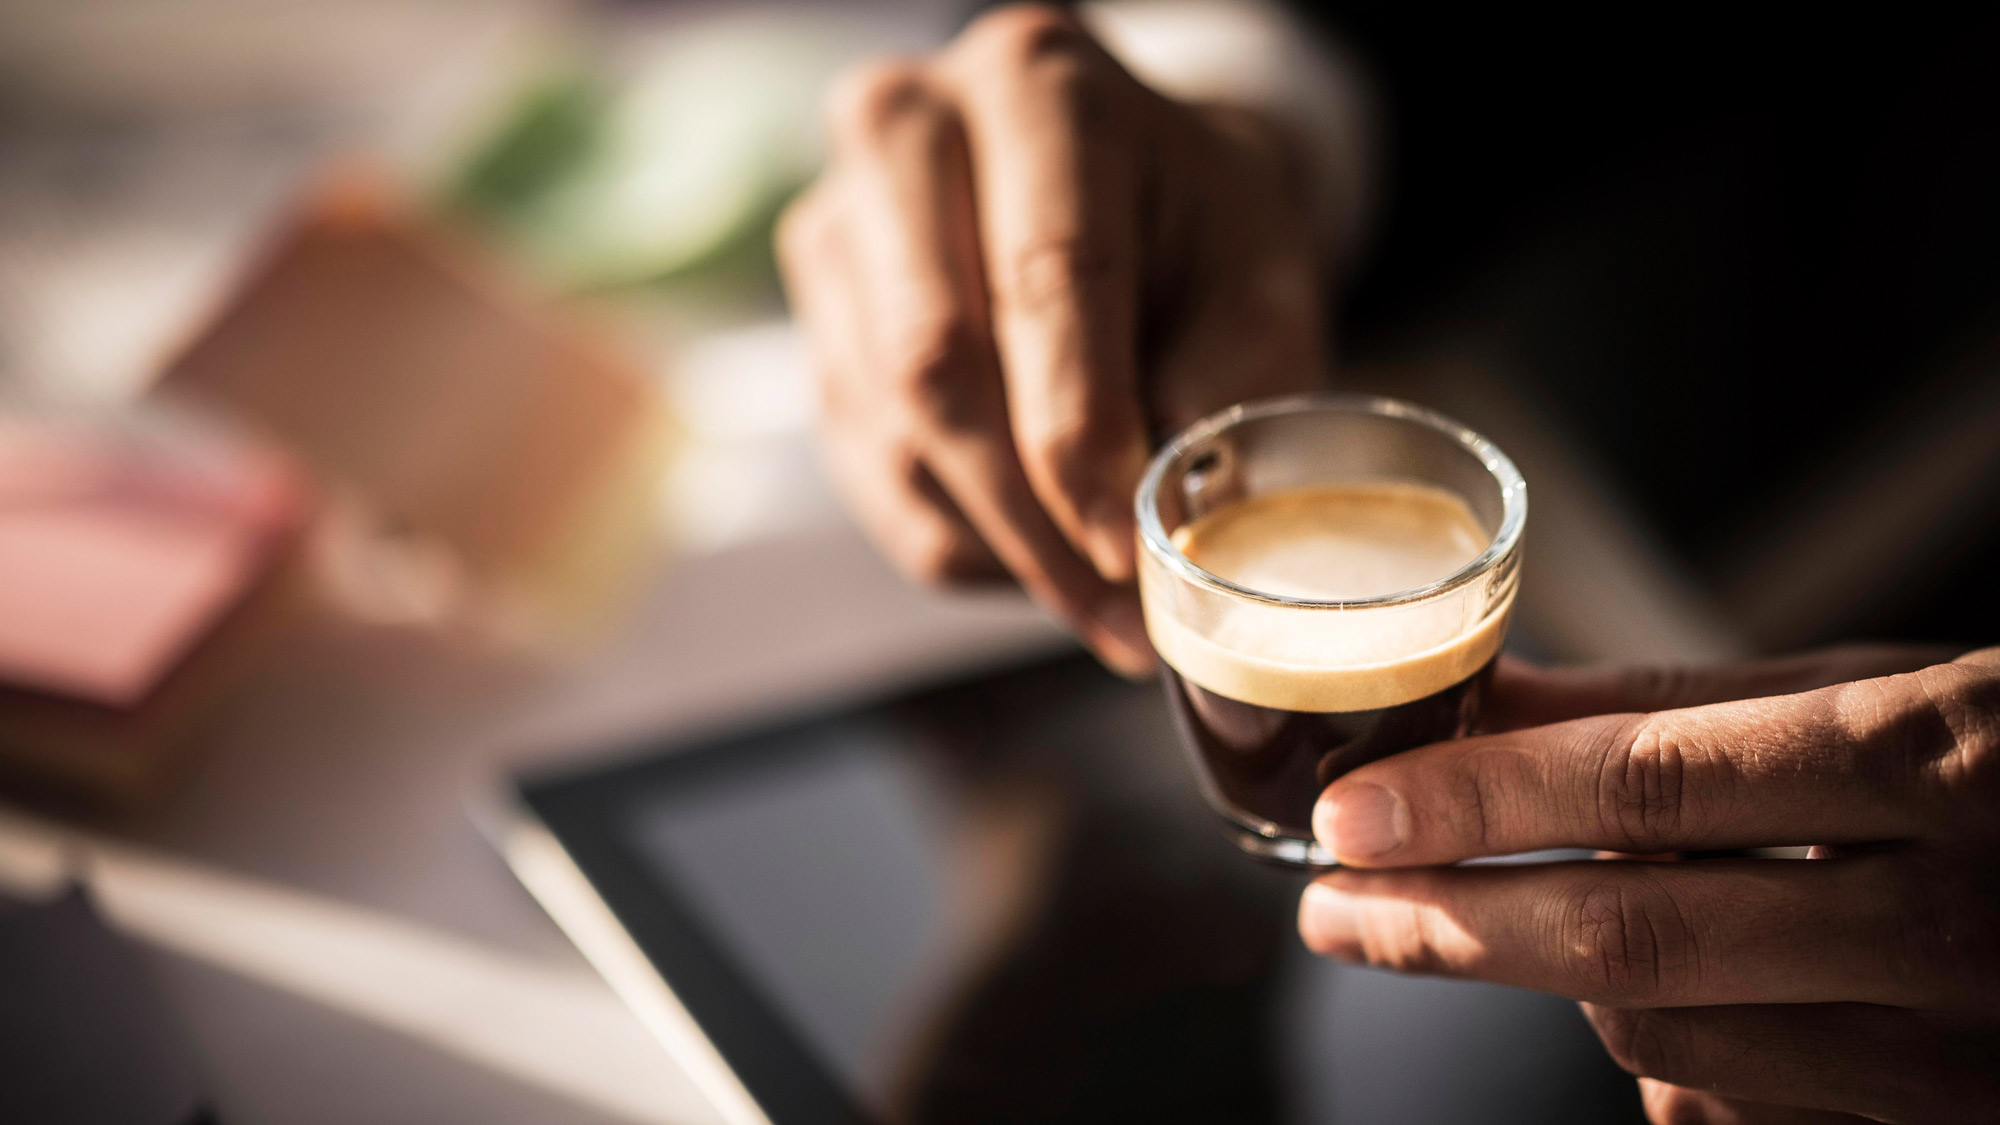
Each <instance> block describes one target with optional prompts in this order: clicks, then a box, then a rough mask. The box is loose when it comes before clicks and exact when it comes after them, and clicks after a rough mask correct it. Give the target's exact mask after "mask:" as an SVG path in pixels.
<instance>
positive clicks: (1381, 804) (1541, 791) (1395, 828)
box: [1313, 666, 1958, 866]
mask: <svg viewBox="0 0 2000 1125" xmlns="http://www.w3.org/2000/svg"><path fill="white" fill-rule="evenodd" d="M1950 667H1952V666H1945V668H1939V669H1928V670H1926V671H1925V672H1920V673H1913V674H1909V675H1900V676H1889V677H1884V678H1882V679H1875V680H1863V681H1859V682H1856V683H1849V684H1840V685H1836V686H1833V687H1827V688H1821V689H1819V690H1817V691H1810V692H1802V693H1799V694H1796V695H1786V696H1777V697H1772V698H1766V699H1749V700H1741V701H1737V702H1732V703H1718V704H1712V705H1709V706H1705V707H1690V708H1683V709H1681V710H1675V711H1660V712H1655V713H1652V714H1624V715H1602V716H1597V717H1595V718H1589V719H1579V720H1574V721H1570V722H1564V723H1555V724H1552V725H1550V726H1544V727H1534V728H1530V729H1527V730H1521V731H1514V732H1510V733H1506V734H1496V735H1487V736H1483V737H1479V738H1468V739H1463V740H1460V741H1457V742H1445V743H1437V744H1435V745H1431V746H1425V747H1420V748H1418V749H1416V750H1412V751H1410V752H1408V753H1405V754H1398V755H1393V756H1391V757H1388V758H1384V759H1382V760H1381V761H1377V762H1373V763H1370V764H1369V765H1366V766H1363V767H1361V768H1360V769H1357V770H1355V771H1353V772H1352V773H1349V774H1347V775H1346V776H1345V777H1342V778H1341V779H1340V780H1338V781H1336V782H1334V783H1333V784H1332V785H1331V786H1329V787H1328V788H1327V790H1326V792H1325V794H1323V795H1322V796H1321V798H1320V802H1319V805H1318V807H1317V808H1316V809H1315V810H1314V816H1313V826H1314V829H1315V833H1316V834H1317V835H1318V837H1319V838H1320V841H1321V842H1322V843H1324V844H1325V845H1326V846H1327V847H1328V848H1330V849H1332V851H1333V852H1334V854H1335V856H1337V857H1338V858H1339V859H1340V861H1341V862H1342V863H1346V864H1352V865H1357V866H1407V865H1413V864H1436V863H1455V862H1457V861H1459V860H1463V859H1469V858H1473V857H1476V856H1493V855H1511V854H1515V853H1518V852H1526V851H1535V850H1538V849H1543V848H1559V847H1583V848H1599V849H1608V850H1612V851H1620V852H1630V853H1638V854H1648V853H1657V852H1669V851H1681V850H1690V849H1710V848H1746V847H1777V846H1794V845H1804V844H1836V843H1860V842H1875V841H1886V840H1898V839H1908V838H1911V837H1915V836H1919V835H1922V834H1924V833H1925V832H1926V831H1927V830H1929V829H1930V828H1932V827H1935V826H1936V824H1937V823H1938V822H1939V819H1940V817H1941V815H1942V811H1941V810H1942V807H1943V805H1944V802H1943V800H1942V796H1943V794H1942V789H1943V787H1944V784H1945V782H1946V780H1947V779H1946V776H1945V774H1946V772H1947V770H1946V767H1947V765H1948V763H1949V762H1950V760H1951V758H1952V755H1953V752H1954V751H1955V750H1956V749H1957V748H1958V739H1957V734H1956V731H1955V729H1954V723H1953V721H1952V720H1951V719H1950V717H1949V716H1948V715H1947V714H1946V711H1945V709H1944V708H1943V707H1941V706H1940V704H1939V702H1938V700H1937V698H1936V697H1935V695H1934V691H1935V690H1936V689H1937V688H1938V686H1939V685H1936V684H1927V683H1926V682H1925V678H1926V677H1932V678H1934V679H1935V678H1936V676H1935V675H1934V674H1937V673H1946V670H1947V669H1949V668H1950Z"/></svg>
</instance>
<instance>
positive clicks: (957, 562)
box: [898, 521, 969, 589]
mask: <svg viewBox="0 0 2000 1125" xmlns="http://www.w3.org/2000/svg"><path fill="white" fill-rule="evenodd" d="M911 522H912V524H913V525H914V524H917V523H918V522H919V521H911ZM927 522H928V526H921V527H919V526H912V527H911V528H910V529H909V532H908V538H907V539H906V540H905V542H904V543H903V546H902V550H901V552H900V555H899V559H898V561H899V562H901V564H902V568H903V572H904V573H905V574H907V575H909V577H910V578H911V579H913V580H914V581H916V582H919V583H921V584H923V585H925V586H928V587H932V588H934V589H937V588H945V587H950V586H954V585H956V584H958V583H959V582H960V581H962V580H963V579H964V578H965V577H966V569H967V560H968V557H969V552H968V550H967V549H966V544H964V543H962V542H960V536H959V535H958V533H957V531H956V530H955V529H953V528H949V527H945V526H943V525H942V524H941V523H939V522H936V521H927Z"/></svg>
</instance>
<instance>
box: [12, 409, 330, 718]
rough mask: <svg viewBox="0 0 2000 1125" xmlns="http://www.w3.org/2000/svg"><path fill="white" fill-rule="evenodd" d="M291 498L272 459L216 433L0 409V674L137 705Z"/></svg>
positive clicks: (259, 553) (273, 539)
mask: <svg viewBox="0 0 2000 1125" xmlns="http://www.w3.org/2000/svg"><path fill="white" fill-rule="evenodd" d="M301 510H302V503H301V490H300V485H299V478H298V476H297V474H296V473H295V472H294V471H293V470H292V469H291V468H290V466H289V465H288V464H287V462H286V461H285V460H284V459H283V458H281V457H279V456H277V455H275V454H272V453H269V452H266V451H262V450H258V449H255V448H252V447H250V446H247V445H244V444H242V443H240V442H237V441H234V440H231V439H226V438H224V437H223V436H222V435H220V434H216V433H213V432H211V431H207V430H203V429H198V428H192V427H187V426H178V427H168V428H166V429H165V430H163V431H158V432H154V431H149V430H141V429H134V428H128V427H113V426H108V425H87V424H82V423H76V422H70V421H62V420H44V419H33V418H6V417H0V682H4V683H6V684H9V685H11V686H14V687H19V688H27V689H30V690H34V691H41V692H46V693H50V694H56V695H63V696H68V697H71V698H75V699H80V700H85V701H88V702H91V703H97V704H101V705H105V706H110V707H118V708H125V707H131V706H134V705H136V704H137V703H139V702H140V701H141V700H142V699H144V698H145V697H146V695H147V694H148V693H149V692H150V691H152V689H153V688H154V687H155V686H156V685H158V684H159V683H160V682H161V681H162V680H163V679H164V678H165V677H166V676H167V674H168V673H169V672H170V671H171V670H172V669H173V668H174V666H175V665H176V664H177V663H178V662H179V661H180V660H181V659H182V658H184V657H185V656H186V655H187V654H188V653H189V652H190V651H191V650H192V649H193V648H194V647H195V645H196V644H197V643H198V642H199V641H200V640H201V639H202V637H203V636H205V635H206V634H207V633H208V632H209V630H211V629H212V628H214V626H215V625H216V624H217V623H218V622H219V621H220V620H221V618H222V617H223V616H224V615H225V614H226V613H227V612H228V611H229V610H230V609H231V608H232V607H233V606H234V605H236V603H237V602H238V601H239V600H241V599H242V598H243V596H244V595H245V594H246V593H247V592H248V591H249V590H250V588H251V587H252V586H253V585H255V584H256V582H257V581H258V580H259V579H260V578H261V577H262V576H263V574H264V573H265V571H266V570H267V569H268V567H269V566H270V565H271V563H272V562H273V559H274V555H275V549H276V548H277V546H278V545H279V544H280V543H281V542H282V541H283V539H284V538H285V537H286V535H287V534H288V533H289V532H290V531H291V530H293V529H294V528H295V527H296V526H297V522H298V520H299V517H300V512H301Z"/></svg>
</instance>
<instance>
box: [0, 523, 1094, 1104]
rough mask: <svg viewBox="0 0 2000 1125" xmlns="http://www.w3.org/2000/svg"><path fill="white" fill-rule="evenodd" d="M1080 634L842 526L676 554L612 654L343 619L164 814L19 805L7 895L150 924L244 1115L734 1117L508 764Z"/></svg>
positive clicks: (598, 750)
mask: <svg viewBox="0 0 2000 1125" xmlns="http://www.w3.org/2000/svg"><path fill="white" fill-rule="evenodd" d="M1061 643H1063V641H1062V638H1061V634H1060V633H1059V632H1058V631H1057V630H1056V629H1055V628H1054V627H1053V626H1052V625H1051V624H1050V623H1049V622H1048V621H1047V620H1046V619H1044V618H1043V617H1042V616H1041V615H1039V614H1038V613H1036V612H1035V611H1034V610H1032V609H1031V608H1030V607H1029V606H1027V605H1026V603H1025V602H1024V601H1022V600H1021V599H1019V598H1018V597H1014V596H1010V595H1005V594H993V595H981V596H977V597H945V596H940V595H934V594H929V593H926V592H923V591H920V590H917V589H914V588H912V587H910V586H909V585H907V584H906V583H904V582H903V581H902V580H901V579H899V578H898V577H897V576H895V575H894V574H893V573H891V572H890V571H889V570H888V568H887V567H886V566H885V565H884V564H883V563H882V562H881V561H880V560H879V559H878V558H877V556H876V555H875V554H874V553H873V551H872V550H871V549H870V548H869V547H868V546H867V545H866V544H865V543H864V542H863V541H862V540H861V538H860V537H859V535H858V534H857V533H856V532H854V531H853V530H852V529H851V528H850V527H848V526H847V525H845V524H839V523H831V524H825V525H822V526H819V527H816V528H813V529H809V530H801V531H799V532H796V533H794V534H790V535H785V536H779V537H773V538H766V539H761V540H756V541H752V542H749V543H743V544H739V545H737V546H735V547H732V548H730V549H727V550H724V551H720V552H716V553H712V554H706V555H700V556H694V557H679V558H671V559H665V560H662V561H661V562H660V564H659V565H658V567H657V568H656V570H655V572H654V573H652V574H651V575H650V576H649V578H648V579H647V580H646V581H645V582H643V583H642V590H641V592H640V594H639V595H638V597H637V598H636V599H635V601H634V602H633V604H632V605H631V607H630V609H629V611H628V612H627V613H625V614H622V615H621V620H620V622H619V624H618V625H617V627H616V630H615V633H614V635H612V636H610V637H609V638H606V639H605V640H604V641H603V642H602V643H600V644H599V645H598V646H596V648H595V650H594V651H592V652H591V653H589V654H588V655H587V656H582V657H578V658H574V659H571V660H567V661H558V662H548V663H543V664H541V665H538V666H526V667H524V666H523V665H522V664H521V663H520V662H519V661H505V660H500V659H496V658H493V657H490V656H480V655H477V654H475V653H473V652H470V651H467V650H465V649H463V648H455V647H454V646H452V645H451V644H449V643H446V642H443V641H438V640H423V639H420V638H418V637H414V636H412V635H410V634H407V633H402V634H398V633H393V632H385V631H382V630H369V629H361V628H356V627H351V626H349V627H339V626H334V625H322V626H319V627H316V628H314V629H312V630H311V631H310V632H309V633H307V634H306V635H304V636H301V637H299V638H296V639H295V640H294V641H293V642H292V643H290V644H288V645H287V646H286V647H285V650H284V652H283V653H282V655H281V656H280V657H279V658H277V659H274V660H273V661H272V662H271V663H270V665H269V666H268V667H266V668H265V669H263V670H262V671H261V672H260V673H259V676H258V678H257V679H256V681H255V682H253V683H252V684H251V685H249V689H248V690H246V691H245V692H244V693H243V694H242V696H241V698H240V700H239V701H238V702H237V703H236V704H235V705H234V706H233V707H232V708H231V709H230V710H229V711H228V712H227V713H226V714H225V715H224V716H222V718H221V719H220V721H219V722H218V723H217V724H216V725H215V726H214V727H213V728H212V729H211V730H210V731H209V732H208V733H207V734H206V735H205V736H204V740H203V741H204V746H203V747H202V750H201V752H200V756H199V758H198V760H197V762H196V764H195V766H194V768H193V770H192V773H191V776H189V777H188V778H187V779H186V782H185V784H184V785H183V786H181V787H180V788H179V789H178V790H177V791H176V792H175V793H174V794H173V796H172V797H171V798H170V799H169V800H167V801H165V802H163V803H162V804H161V805H159V806H157V807H156V808H154V809H151V810H149V811H148V812H146V813H144V814H142V815H138V816H134V817H129V818H126V819H125V820H122V821H120V822H117V823H115V824H106V825H94V826H88V827H84V826H75V825H60V824H57V823H55V822H53V821H49V820H47V819H44V818H40V817H37V816H34V815H31V814H26V813H21V812H17V811H13V810H8V809H0V886H11V887H13V888H14V889H17V890H20V889H27V890H35V889H38V888H40V889H47V888H49V887H52V886H53V885H54V884H55V882H56V881H57V879H58V877H59V876H58V871H59V870H76V869H78V868H81V869H82V870H83V872H84V877H85V878H86V879H87V880H88V881H89V883H90V884H91V886H92V889H93V892H94V894H95V895H96V897H97V899H98V901H99V902H100V904H101V906H102V907H103V909H104V910H105V912H106V913H107V915H109V916H110V917H111V919H112V921H113V922H114V924H116V925H117V926H118V927H119V928H120V929H122V930H124V931H125V932H127V933H129V934H133V935H135V936H136V937H138V938H139V939H140V940H141V943H142V945H143V947H144V948H145V949H146V951H147V956H148V958H149V960H150V961H151V963H152V964H153V965H154V966H155V968H156V971H157V976H158V977H159V979H160V980H161V982H162V984H163V986H164V988H165V990H166V992H167V994H168V996H169V998H170V999H171V1001H172V1003H173V1004H174V1006H175V1007H176V1008H177V1009H178V1011H179V1012H180V1014H181V1016H182V1017H183V1019H184V1020H185V1023H186V1025H187V1027H188V1030H189V1032H190V1038H191V1039H192V1041H193V1043H194V1044H195V1046H196V1049H197V1051H198V1052H199V1054H200V1056H201V1060H202V1062H203V1064H204V1066H205V1067H206V1068H207V1072H208V1074H209V1076H210V1080H211V1083H212V1086H213V1089H214V1091H215V1095H216V1100H217V1102H218V1104H219V1106H220V1108H221V1110H222V1115H223V1118H224V1120H227V1121H230V1122H233V1123H234V1122H263V1121H269V1122H286V1123H306V1125H309V1123H313V1122H320V1121H325V1122H343V1123H345V1122H354V1121H475V1120H476V1121H482V1122H512V1121H521V1122H530V1121H532V1122H579V1123H582V1122H591V1123H596V1122H613V1121H660V1122H703V1121H711V1120H714V1119H715V1115H714V1113H713V1112H712V1111H711V1110H710V1108H709V1107H708V1106H707V1104H706V1103H705V1102H704V1101H703V1100H702V1099H701V1097H700V1096H699V1095H698V1094H696V1093H695V1092H694V1090H693V1089H692V1088H691V1086H690V1085H689V1084H688V1083H687V1081H686V1079H685V1078H684V1077H683V1076H682V1075H681V1073H680V1072H679V1069H678V1068H677V1067H676V1066H675V1065H673V1063H672V1062H671V1060H670V1059H669V1058H668V1056H667V1055H666V1054H665V1052H664V1050H663V1049H662V1048H660V1047H659V1046H658V1045H657V1044H656V1043H655V1042H654V1041H653V1040H652V1039H651V1037H650V1036H649V1035H648V1034H647V1032H646V1031H645V1030H644V1029H643V1028H642V1027H641V1026H640V1024H639V1023H638V1021H637V1020H636V1019H635V1018H633V1017H632V1016H631V1015H630V1014H629V1013H628V1012H627V1011H626V1010H625V1008H624V1007H623V1006H622V1004H620V1002H619V1001H618V1000H617V999H616V997H615V996H613V994H612V993H611V991H610V989H609V988H608V987H607V986H606V985H605V984H604V983H603V982H602V981H601V979H599V978H598V977H597V976H596V975H595V974H594V973H593V972H592V970H591V969H590V967H589V966H588V965H587V964H586V963H585V962H584V961H583V959H582V957H581V956H580V955H579V954H578V953H577V952H576V950H575V949H574V948H573V947H572V946H571V945H570V944H569V942H568V940H567V939H566V938H565V937H564V936H563V935H562V933H561V932H560V931H559V930H558V929H557V928H556V927H555V925H554V924H553V923H552V922H551V921H550V920H549V919H548V917H547V916H546V915H545V914H544V913H543V912H542V910H541V908H540V907H539V906H538V905H537V904H536V903H535V901H534V900H533V899H532V898H530V897H529V896H528V894H527V893H526V892H525V891H524V890H523V889H522V888H521V886H520V885H519V884H518V883H517V882H516V881H515V880H514V878H513V875H512V874H511V872H510V871H509V870H508V869H507V868H506V867H505V866H504V865H503V864H502V862H501V861H500V859H499V858H498V856H497V854H496V853H495V852H494V851H493V850H492V849H491V848H490V847H489V846H488V844H487V842H486V841H485V839H484V838H483V837H482V836H481V834H480V831H479V829H478V827H477V825H476V823H475V817H476V816H477V815H478V810H479V809H481V808H484V807H490V806H489V802H490V801H492V800H494V799H496V798H497V796H498V795H499V794H500V793H501V792H503V784H504V778H505V777H506V775H507V773H508V772H509V770H510V769H512V768H515V767H517V766H522V765H528V764H546V763H550V762H557V761H581V760H584V759H586V758H588V757H589V756H591V755H593V754H596V755H602V754H605V753H607V752H610V753H615V752H616V750H617V748H618V747H620V746H627V745H631V744H632V743H634V742H636V741H639V740H642V739H646V738H652V737H657V736H661V735H668V734H672V733H674V732H676V731H681V732H689V731H693V730H697V729H699V728H702V727H705V726H711V725H715V724H720V723H727V722H732V721H745V720H749V719H753V718H754V717H756V716H759V715H763V714H767V713H771V712H774V711H784V710H789V709H793V708H796V707H800V706H805V705H808V704H810V703H811V702H813V701H818V700H831V699H836V698H842V697H851V696H855V695H860V694H867V693H871V692H875V691H882V690H887V689H889V688H892V687H895V686H899V685H904V684H909V683H914V682H917V681H920V680H923V679H927V678H932V677H936V676H940V675H943V674H946V673H948V672H950V671H953V670H959V669H966V668H971V667H975V666H977V665H979V664H981V663H986V662H996V661H1000V660H1005V659H1008V658H1010V657H1016V656H1019V655H1022V654H1025V653H1027V652H1031V651H1034V650H1037V649H1049V648H1053V647H1055V646H1057V645H1059V644H1061Z"/></svg>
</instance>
